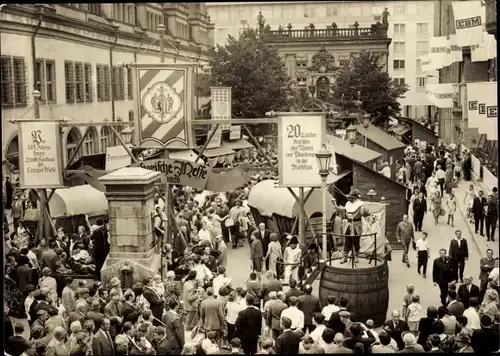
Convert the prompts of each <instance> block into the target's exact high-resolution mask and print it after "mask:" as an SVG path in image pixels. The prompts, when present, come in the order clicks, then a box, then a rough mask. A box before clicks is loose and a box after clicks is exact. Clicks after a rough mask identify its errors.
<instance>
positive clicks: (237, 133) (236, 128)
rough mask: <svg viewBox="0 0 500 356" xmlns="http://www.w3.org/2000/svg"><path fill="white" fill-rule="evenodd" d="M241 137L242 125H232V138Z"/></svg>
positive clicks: (230, 136) (230, 133)
mask: <svg viewBox="0 0 500 356" xmlns="http://www.w3.org/2000/svg"><path fill="white" fill-rule="evenodd" d="M240 138H241V125H231V131H230V132H229V139H230V140H239V139H240Z"/></svg>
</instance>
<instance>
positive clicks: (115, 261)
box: [82, 167, 161, 282]
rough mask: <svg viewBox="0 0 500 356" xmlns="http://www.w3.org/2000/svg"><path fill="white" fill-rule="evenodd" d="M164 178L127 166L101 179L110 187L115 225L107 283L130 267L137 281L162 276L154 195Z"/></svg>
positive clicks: (108, 193) (106, 268)
mask: <svg viewBox="0 0 500 356" xmlns="http://www.w3.org/2000/svg"><path fill="white" fill-rule="evenodd" d="M160 176H161V174H160V173H159V172H153V171H149V170H146V169H143V168H139V167H125V168H121V169H119V170H117V171H114V172H112V173H109V174H107V175H105V176H103V177H101V178H99V181H100V182H101V183H103V184H104V185H105V186H106V199H107V200H108V213H109V222H110V225H111V227H110V228H111V231H110V249H109V254H108V256H107V258H106V261H105V262H104V265H103V267H102V269H101V279H102V281H103V282H107V281H109V280H110V279H111V278H113V277H118V278H120V279H121V271H122V269H123V267H124V266H127V265H128V266H129V267H130V268H131V269H132V270H133V279H134V282H138V281H142V279H143V278H144V277H151V276H153V275H154V274H156V273H159V271H160V265H161V262H160V254H159V253H157V248H156V243H155V241H154V236H153V228H154V225H153V213H154V201H153V196H154V192H155V182H157V181H158V180H159V179H160ZM83 203H84V202H82V204H83Z"/></svg>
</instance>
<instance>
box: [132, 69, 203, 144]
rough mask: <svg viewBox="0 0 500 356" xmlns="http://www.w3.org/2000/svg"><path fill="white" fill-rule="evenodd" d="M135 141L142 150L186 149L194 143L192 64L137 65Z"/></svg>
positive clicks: (135, 80) (135, 79)
mask: <svg viewBox="0 0 500 356" xmlns="http://www.w3.org/2000/svg"><path fill="white" fill-rule="evenodd" d="M132 68H134V69H135V75H134V76H133V77H134V88H136V93H137V94H136V101H137V115H136V122H135V127H136V130H135V134H136V142H137V143H138V144H139V146H141V147H142V148H177V149H185V148H186V146H190V145H192V144H193V140H192V138H193V137H192V136H193V135H192V128H191V120H192V118H193V117H194V89H193V88H194V76H193V68H194V66H193V65H191V64H161V65H158V64H137V65H132Z"/></svg>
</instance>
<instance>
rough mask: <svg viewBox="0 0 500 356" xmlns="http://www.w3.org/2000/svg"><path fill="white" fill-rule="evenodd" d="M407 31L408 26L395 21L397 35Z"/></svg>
mask: <svg viewBox="0 0 500 356" xmlns="http://www.w3.org/2000/svg"><path fill="white" fill-rule="evenodd" d="M405 31H406V26H405V24H404V23H395V24H394V34H395V35H404V34H405Z"/></svg>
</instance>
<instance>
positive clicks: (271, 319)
mask: <svg viewBox="0 0 500 356" xmlns="http://www.w3.org/2000/svg"><path fill="white" fill-rule="evenodd" d="M284 299H285V294H284V293H283V292H278V298H277V299H276V301H275V302H273V303H270V305H269V309H268V311H267V315H266V325H267V326H268V327H269V328H270V329H271V332H272V336H273V339H274V340H276V339H277V338H278V336H280V335H281V333H282V332H283V328H282V326H281V313H282V312H283V310H285V309H286V308H288V305H286V303H285V302H284Z"/></svg>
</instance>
